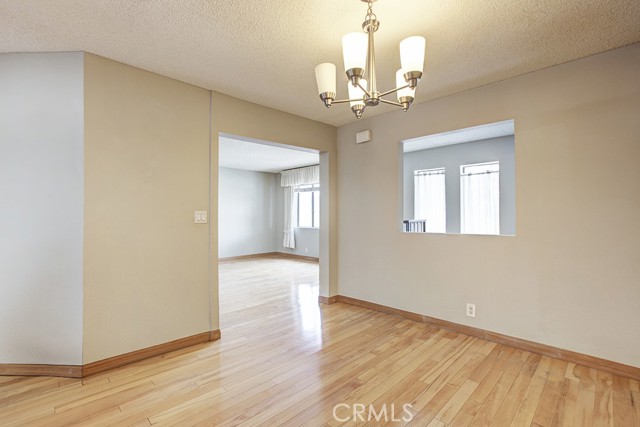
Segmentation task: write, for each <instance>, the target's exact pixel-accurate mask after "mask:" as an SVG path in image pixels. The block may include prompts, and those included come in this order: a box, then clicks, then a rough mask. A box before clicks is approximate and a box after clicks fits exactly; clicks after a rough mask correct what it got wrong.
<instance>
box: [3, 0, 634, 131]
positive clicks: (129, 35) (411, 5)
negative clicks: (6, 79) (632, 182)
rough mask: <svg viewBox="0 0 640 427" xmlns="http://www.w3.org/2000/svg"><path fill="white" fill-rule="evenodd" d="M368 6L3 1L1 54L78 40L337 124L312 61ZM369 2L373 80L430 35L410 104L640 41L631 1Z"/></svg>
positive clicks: (284, 0) (273, 0)
mask: <svg viewBox="0 0 640 427" xmlns="http://www.w3.org/2000/svg"><path fill="white" fill-rule="evenodd" d="M365 9H366V5H365V4H364V3H362V2H361V1H360V0H316V1H310V0H308V1H303V0H270V1H242V0H237V1H231V0H180V1H168V0H164V1H150V0H110V1H104V0H56V1H51V0H50V1H42V0H0V28H1V29H2V30H1V31H0V52H22V51H28V52H39V51H77V50H84V51H87V52H92V53H95V54H98V55H102V56H105V57H108V58H112V59H115V60H117V61H121V62H124V63H127V64H130V65H133V66H136V67H139V68H142V69H145V70H149V71H153V72H156V73H159V74H162V75H166V76H169V77H173V78H176V79H178V80H182V81H185V82H189V83H192V84H194V85H197V86H201V87H204V88H207V89H213V90H216V91H219V92H222V93H225V94H229V95H232V96H236V97H238V98H242V99H245V100H249V101H252V102H255V103H257V104H261V105H265V106H269V107H273V108H276V109H279V110H282V111H287V112H290V113H293V114H298V115H300V116H303V117H307V118H310V119H313V120H318V121H322V122H325V123H330V124H333V125H341V124H344V123H347V122H350V121H353V120H355V118H354V117H353V114H352V113H351V112H350V111H349V107H348V106H345V105H335V106H334V107H332V108H331V109H330V110H326V109H325V108H324V106H323V105H322V103H321V102H320V100H319V99H318V95H317V93H316V84H315V76H314V67H315V66H316V65H317V64H319V63H321V62H333V63H335V64H336V65H337V67H338V70H339V72H340V73H341V71H340V70H342V53H341V47H340V44H341V41H340V40H341V37H342V35H343V34H345V33H347V32H351V31H358V30H359V29H360V25H361V23H362V21H363V18H364V14H365ZM374 11H375V12H376V14H377V16H378V19H379V20H380V22H381V25H380V30H379V31H378V32H377V33H376V59H377V61H378V67H377V70H376V71H377V74H378V79H379V82H378V84H379V88H380V89H383V90H384V89H386V88H391V86H392V85H393V84H394V76H395V70H396V69H397V68H399V54H398V43H399V41H400V40H401V39H403V38H404V37H406V36H409V35H423V36H425V37H426V38H427V54H426V66H425V76H424V78H423V81H422V82H421V85H420V86H419V88H418V93H417V100H416V102H420V101H424V100H427V99H433V98H438V97H442V96H445V95H449V94H453V93H457V92H461V91H464V90H467V89H470V88H474V87H478V86H481V85H485V84H488V83H492V82H496V81H499V80H503V79H507V78H510V77H513V76H517V75H521V74H524V73H527V72H531V71H535V70H539V69H542V68H545V67H549V66H552V65H556V64H560V63H563V62H567V61H570V60H573V59H577V58H581V57H585V56H588V55H592V54H595V53H598V52H602V51H605V50H608V49H612V48H616V47H619V46H623V45H627V44H631V43H634V42H637V41H640V25H639V24H638V23H639V22H640V1H638V0H517V1H516V0H483V1H477V0H452V1H443V0H379V1H377V2H376V3H375V4H374ZM341 74H342V73H341ZM345 79H346V78H343V77H339V80H338V81H344V80H345ZM338 97H346V83H344V84H339V88H338ZM390 108H393V107H389V106H379V107H375V108H370V109H369V110H368V111H366V112H365V116H371V115H373V114H379V113H381V112H384V111H389V109H390Z"/></svg>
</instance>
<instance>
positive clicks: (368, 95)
mask: <svg viewBox="0 0 640 427" xmlns="http://www.w3.org/2000/svg"><path fill="white" fill-rule="evenodd" d="M358 87H359V88H360V89H362V91H363V92H364V93H365V95H367V97H368V98H371V93H370V92H369V91H368V90H367V89H366V88H364V87H362V85H361V84H360V82H359V81H358Z"/></svg>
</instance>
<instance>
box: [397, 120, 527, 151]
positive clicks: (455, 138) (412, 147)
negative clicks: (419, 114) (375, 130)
mask: <svg viewBox="0 0 640 427" xmlns="http://www.w3.org/2000/svg"><path fill="white" fill-rule="evenodd" d="M514 130H515V129H514V125H513V120H505V121H502V122H497V123H489V124H486V125H479V126H473V127H469V128H464V129H457V130H452V131H449V132H442V133H436V134H433V135H427V136H421V137H419V138H413V139H409V140H406V141H403V145H402V150H403V151H404V152H405V153H410V152H412V151H418V150H426V149H428V148H436V147H443V146H445V145H454V144H464V143H465V142H471V141H481V140H483V139H489V138H499V137H501V136H509V135H513V134H514Z"/></svg>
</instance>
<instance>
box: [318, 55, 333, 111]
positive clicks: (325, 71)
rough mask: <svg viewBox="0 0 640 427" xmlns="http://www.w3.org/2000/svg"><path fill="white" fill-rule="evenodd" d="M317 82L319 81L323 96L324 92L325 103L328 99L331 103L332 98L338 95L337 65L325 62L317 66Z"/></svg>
mask: <svg viewBox="0 0 640 427" xmlns="http://www.w3.org/2000/svg"><path fill="white" fill-rule="evenodd" d="M316 82H317V83H318V93H320V97H321V98H322V96H323V94H324V95H325V99H323V101H324V102H325V104H326V103H327V101H328V102H329V105H331V100H332V99H331V98H335V97H336V66H335V65H333V64H331V63H329V62H325V63H324V64H320V65H318V66H316Z"/></svg>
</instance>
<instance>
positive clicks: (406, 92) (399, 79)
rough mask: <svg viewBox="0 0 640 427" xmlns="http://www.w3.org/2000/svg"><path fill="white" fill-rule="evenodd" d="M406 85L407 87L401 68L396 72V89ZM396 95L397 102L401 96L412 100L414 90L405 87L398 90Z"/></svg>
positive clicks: (414, 93)
mask: <svg viewBox="0 0 640 427" xmlns="http://www.w3.org/2000/svg"><path fill="white" fill-rule="evenodd" d="M406 85H407V82H406V80H405V79H404V71H403V70H402V68H401V69H399V70H398V71H397V72H396V87H402V86H406ZM397 93H398V100H400V98H401V97H403V96H410V97H412V98H415V95H416V89H415V88H413V89H411V88H410V87H406V88H404V89H400V90H399V91H398V92H397ZM401 102H402V101H401Z"/></svg>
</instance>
